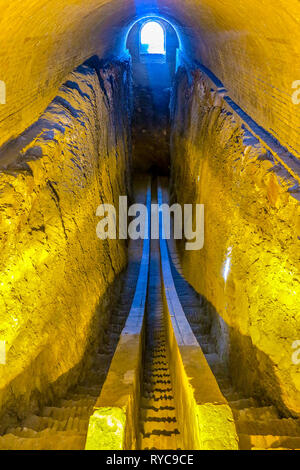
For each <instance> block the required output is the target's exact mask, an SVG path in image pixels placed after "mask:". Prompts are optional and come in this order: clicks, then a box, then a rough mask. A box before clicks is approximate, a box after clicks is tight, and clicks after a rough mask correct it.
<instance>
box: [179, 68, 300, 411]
mask: <svg viewBox="0 0 300 470" xmlns="http://www.w3.org/2000/svg"><path fill="white" fill-rule="evenodd" d="M172 103H173V104H172V137H171V165H172V193H173V199H175V200H177V201H179V202H180V203H181V204H183V203H202V204H205V243H204V248H203V249H202V250H201V251H184V250H183V245H182V247H180V251H181V258H182V263H183V268H184V273H185V276H186V277H187V279H188V280H189V281H190V283H191V284H192V285H193V286H194V287H195V289H196V290H197V291H198V292H199V293H201V294H202V295H203V296H204V297H205V298H206V300H207V301H208V302H209V303H210V304H211V305H210V308H211V311H212V312H215V313H214V315H215V318H214V323H215V325H214V328H213V330H214V331H215V336H216V341H217V343H218V350H219V353H220V355H221V356H223V358H224V360H226V359H227V360H228V359H229V361H228V362H229V366H230V373H231V376H232V378H233V380H234V383H235V384H236V385H237V386H238V387H239V388H241V389H242V390H244V391H245V393H246V394H247V396H251V395H254V396H257V397H265V398H266V399H267V400H270V401H272V402H274V403H276V404H277V405H278V406H279V407H280V409H281V410H282V412H283V413H287V414H288V413H289V412H291V413H292V414H294V415H298V416H299V415H300V406H299V403H300V400H299V398H300V366H299V365H296V364H294V363H293V361H292V354H293V352H294V350H293V349H292V344H293V342H294V341H295V340H299V339H300V326H299V325H300V321H299V320H300V316H299V315H300V300H299V299H300V284H299V282H300V276H299V243H300V241H299V240H300V206H299V200H300V193H299V189H298V187H297V185H296V181H295V180H293V178H292V177H291V176H290V175H289V174H288V173H287V171H286V170H285V169H284V168H283V167H282V166H281V165H280V164H279V163H278V162H277V163H276V161H274V158H273V156H272V155H271V154H270V153H269V152H268V151H267V150H265V149H264V148H263V146H262V145H261V144H260V143H259V142H258V141H257V140H256V139H255V138H254V137H253V136H252V135H251V134H250V133H249V132H248V131H246V130H245V128H244V126H243V125H242V122H241V121H240V120H239V118H237V116H236V115H234V114H233V113H232V111H231V110H230V109H229V108H228V105H227V104H225V102H224V101H223V99H222V98H221V97H220V95H219V94H217V93H216V91H215V90H214V89H213V88H212V84H211V83H209V82H208V80H207V79H206V78H205V77H204V76H203V75H202V74H201V73H200V71H199V70H194V71H193V72H191V71H190V73H189V74H188V73H186V70H184V69H180V71H179V73H178V75H177V85H176V90H175V92H174V96H173V99H172ZM182 188H184V191H182Z"/></svg>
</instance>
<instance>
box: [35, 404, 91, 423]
mask: <svg viewBox="0 0 300 470" xmlns="http://www.w3.org/2000/svg"><path fill="white" fill-rule="evenodd" d="M92 410H93V405H90V406H83V407H82V406H74V407H67V408H58V407H55V406H45V407H44V408H43V409H42V411H41V413H40V415H41V416H42V417H45V418H53V419H57V420H66V419H68V418H70V417H73V418H74V417H76V416H78V417H86V416H88V417H89V416H90V414H91V412H92Z"/></svg>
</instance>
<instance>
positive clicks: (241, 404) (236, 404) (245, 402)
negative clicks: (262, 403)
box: [229, 398, 258, 410]
mask: <svg viewBox="0 0 300 470" xmlns="http://www.w3.org/2000/svg"><path fill="white" fill-rule="evenodd" d="M229 405H230V407H231V408H235V409H237V410H242V409H243V408H254V407H257V406H258V405H257V401H256V400H255V399H254V398H241V399H240V400H235V401H229Z"/></svg>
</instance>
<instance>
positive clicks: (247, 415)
mask: <svg viewBox="0 0 300 470" xmlns="http://www.w3.org/2000/svg"><path fill="white" fill-rule="evenodd" d="M233 416H234V419H236V420H239V421H242V420H243V421H268V420H272V419H278V418H279V414H278V411H277V409H276V408H275V406H262V407H259V408H258V407H251V408H244V409H239V410H233Z"/></svg>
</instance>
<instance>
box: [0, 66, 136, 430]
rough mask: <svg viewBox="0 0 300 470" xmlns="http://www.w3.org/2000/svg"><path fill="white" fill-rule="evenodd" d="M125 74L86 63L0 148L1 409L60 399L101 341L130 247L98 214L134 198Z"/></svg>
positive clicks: (22, 408) (123, 68)
mask: <svg viewBox="0 0 300 470" xmlns="http://www.w3.org/2000/svg"><path fill="white" fill-rule="evenodd" d="M128 77H129V65H128V63H126V62H125V63H121V62H113V63H112V64H108V65H103V66H102V67H100V64H99V61H97V60H96V59H94V60H91V61H90V62H89V65H82V66H80V67H79V68H78V69H77V70H76V71H75V72H73V73H71V74H70V75H69V76H68V77H67V80H66V82H65V84H64V85H63V86H62V87H61V88H60V90H59V93H58V95H57V96H56V98H55V99H54V101H53V102H52V103H51V104H50V105H49V107H48V108H47V109H46V111H45V112H44V114H43V115H42V116H41V118H40V119H39V121H38V122H37V123H35V125H34V126H33V127H32V128H31V129H30V130H29V131H28V132H27V133H25V134H24V135H22V136H20V137H19V138H18V139H17V140H16V141H15V142H12V143H11V145H10V146H9V147H8V148H6V149H5V150H4V151H3V152H2V155H1V159H0V163H1V172H0V243H1V257H0V340H2V341H6V352H7V362H6V365H0V412H1V413H2V412H3V411H4V410H5V411H7V410H8V411H9V410H10V409H11V410H14V411H15V410H17V411H18V412H19V416H22V414H23V413H24V412H26V411H28V408H29V407H30V408H31V409H35V408H36V407H37V406H38V405H39V404H41V400H42V399H43V400H44V401H45V400H49V399H51V397H52V396H53V395H54V394H62V393H64V392H65V390H66V388H67V387H69V386H70V385H72V384H73V383H75V381H76V380H77V379H78V377H79V376H80V374H81V373H82V371H83V369H84V367H86V366H87V364H88V363H89V355H90V353H91V352H92V351H93V350H94V349H95V347H96V346H97V344H99V342H101V335H103V332H104V329H105V328H104V327H105V323H106V322H107V321H108V318H109V312H110V309H111V305H112V302H113V301H114V296H116V295H117V292H118V285H119V281H118V279H119V274H120V272H121V271H122V269H123V268H124V267H125V265H126V262H127V250H126V244H125V242H121V241H116V240H107V241H101V240H99V239H98V238H97V236H96V226H97V223H98V221H99V219H97V217H96V208H97V207H98V205H99V204H101V202H106V203H114V204H116V205H117V203H118V196H119V194H123V195H124V194H127V193H128V188H129V176H130V174H129V172H130V165H131V156H130V116H129V103H128V97H129V96H130V92H129V91H130V90H129V83H130V81H129V78H128ZM2 424H3V420H2Z"/></svg>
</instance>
